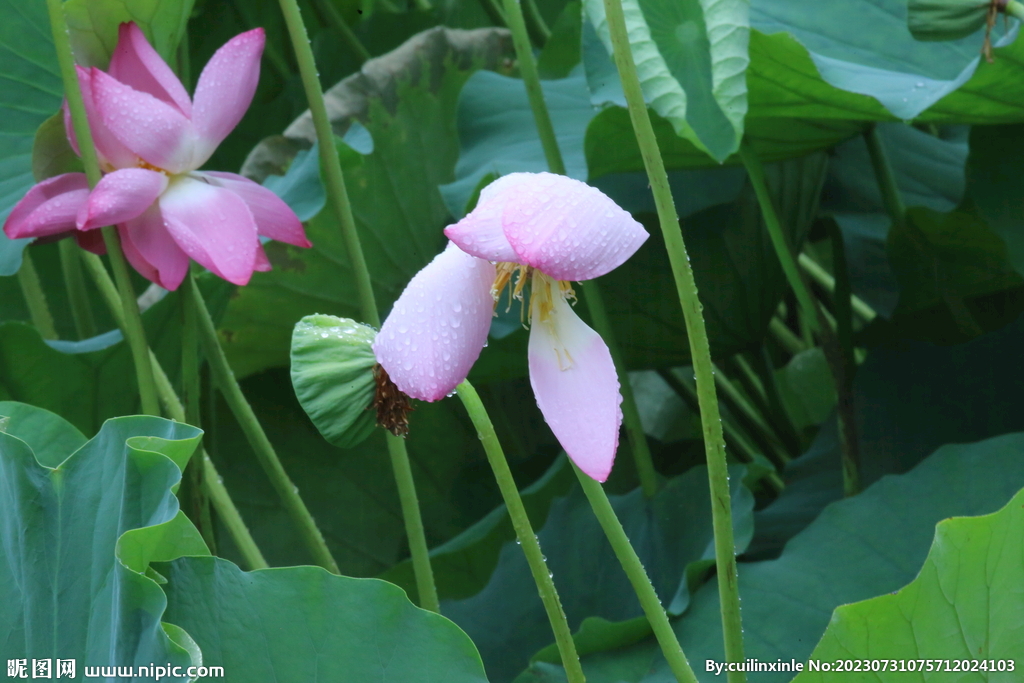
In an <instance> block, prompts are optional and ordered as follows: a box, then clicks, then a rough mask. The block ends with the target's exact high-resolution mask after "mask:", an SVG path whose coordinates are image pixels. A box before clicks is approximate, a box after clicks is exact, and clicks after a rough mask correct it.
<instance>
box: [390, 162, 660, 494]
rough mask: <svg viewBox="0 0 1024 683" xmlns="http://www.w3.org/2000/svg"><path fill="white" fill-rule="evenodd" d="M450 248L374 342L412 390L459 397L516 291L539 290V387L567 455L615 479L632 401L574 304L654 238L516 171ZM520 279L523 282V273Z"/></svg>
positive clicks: (535, 350)
mask: <svg viewBox="0 0 1024 683" xmlns="http://www.w3.org/2000/svg"><path fill="white" fill-rule="evenodd" d="M444 233H445V235H446V236H447V237H448V238H449V239H450V240H451V242H450V243H449V244H448V247H447V248H446V249H445V250H444V251H443V252H442V253H441V254H439V255H438V256H437V257H435V258H434V260H433V261H431V262H430V263H429V264H427V266H426V267H425V268H423V270H421V271H420V272H419V273H417V274H416V276H415V277H414V278H413V279H412V280H411V281H410V282H409V285H408V286H407V287H406V289H405V291H404V292H402V295H401V296H400V297H399V298H398V301H396V302H395V305H394V308H393V309H392V311H391V315H389V316H388V319H387V320H386V321H384V325H383V326H382V327H381V330H380V333H379V334H378V335H377V338H376V340H375V341H374V344H373V349H374V353H375V354H376V356H377V360H378V362H379V363H380V364H381V366H382V367H383V368H384V369H385V370H386V371H387V373H388V375H389V376H390V378H391V380H392V381H393V382H394V383H395V384H396V385H397V386H398V388H399V389H401V390H402V391H403V392H405V393H406V394H408V395H409V396H412V397H413V398H418V399H420V400H424V401H436V400H438V399H440V398H443V397H444V396H446V395H448V394H450V393H451V392H452V391H453V390H454V389H455V387H456V386H457V385H458V384H459V382H461V381H462V380H464V379H465V378H466V376H467V375H468V374H469V370H470V368H471V367H472V366H473V363H475V362H476V359H477V358H478V357H479V355H480V351H481V350H482V349H483V347H484V345H485V343H486V341H487V333H488V331H489V329H490V325H491V318H492V316H493V312H494V307H495V305H496V303H497V301H498V297H499V296H500V295H501V292H502V290H503V289H504V288H505V286H506V285H508V286H510V287H514V289H513V292H512V293H511V294H510V296H514V297H515V298H518V299H522V298H523V291H524V287H525V286H526V284H527V282H529V283H530V288H531V291H530V302H529V308H528V310H529V316H530V343H529V364H530V383H531V384H532V385H533V392H534V395H535V396H536V397H537V405H538V406H539V407H540V410H541V412H542V413H543V414H544V419H545V420H547V423H548V425H550V427H551V430H552V431H553V432H554V434H555V436H556V437H557V438H558V441H559V443H561V444H562V447H563V448H564V449H565V452H566V453H567V454H568V455H569V457H570V458H572V460H573V462H575V463H576V464H577V465H578V466H579V468H580V469H581V470H583V471H584V472H586V473H587V474H588V475H589V476H590V477H592V478H594V479H596V480H598V481H604V480H605V479H607V478H608V474H609V473H610V472H611V469H612V463H613V462H614V460H615V451H616V449H617V448H618V443H619V426H620V425H621V423H622V409H621V407H620V406H621V403H622V396H621V394H620V393H619V380H618V376H617V375H616V372H615V365H614V364H613V363H612V358H611V354H610V353H609V351H608V347H607V346H606V345H605V343H604V340H602V339H601V337H600V335H598V334H597V333H596V332H594V330H592V329H590V328H589V327H588V326H587V325H586V323H584V322H583V321H582V320H580V318H579V316H577V315H576V313H575V312H574V311H573V309H572V307H571V306H570V305H569V303H568V301H567V299H574V298H575V296H574V294H573V291H572V288H571V287H570V285H569V282H568V281H570V280H576V281H580V280H589V279H592V278H595V277H600V276H601V275H604V274H605V273H607V272H609V271H611V270H613V269H615V268H617V267H618V266H620V265H622V263H623V262H624V261H625V260H626V259H628V258H629V257H630V256H632V255H633V254H634V253H635V252H636V250H637V249H639V248H640V245H642V244H643V243H644V241H645V240H646V239H647V238H648V236H649V235H648V234H647V231H646V230H644V228H643V226H641V225H640V224H639V223H637V222H636V221H635V220H633V218H632V216H630V215H629V214H628V213H627V212H626V211H624V210H623V209H621V208H620V207H619V206H618V205H617V204H615V202H613V201H612V200H611V199H609V198H608V197H607V196H605V195H604V194H602V193H601V192H600V191H599V190H597V189H594V188H593V187H590V186H589V185H586V184H585V183H582V182H580V181H578V180H573V179H571V178H566V177H565V176H559V175H553V174H551V173H513V174H510V175H507V176H504V177H502V178H500V179H498V180H496V181H495V182H493V183H491V184H490V185H488V186H487V187H486V188H484V190H483V192H481V193H480V200H479V202H478V203H477V206H476V208H475V209H474V210H473V211H472V212H471V213H469V214H468V215H467V216H466V217H465V218H463V219H462V220H461V221H459V222H458V223H456V224H455V225H451V226H449V227H448V228H447V229H446V230H445V231H444ZM516 274H518V277H517V278H516V280H515V282H514V283H513V282H512V280H513V276H514V275H516Z"/></svg>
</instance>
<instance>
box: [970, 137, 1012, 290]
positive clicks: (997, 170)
mask: <svg viewBox="0 0 1024 683" xmlns="http://www.w3.org/2000/svg"><path fill="white" fill-rule="evenodd" d="M1022 151H1024V126H1021V125H1016V126H975V127H974V128H972V129H971V153H970V156H969V157H968V161H967V196H968V198H969V199H970V201H971V202H973V204H974V206H975V207H976V208H977V210H978V213H979V214H980V215H981V216H982V217H983V218H984V219H985V221H986V222H987V223H988V225H989V226H990V227H991V228H992V230H994V231H995V232H996V233H997V234H998V235H999V237H1001V238H1002V240H1003V241H1004V242H1005V243H1006V249H1007V250H1008V252H1009V259H1010V263H1011V264H1013V267H1014V268H1015V269H1016V270H1017V272H1018V273H1021V274H1024V218H1022V216H1021V212H1020V202H1019V197H1020V193H1021V191H1022V190H1024V178H1022V176H1021V164H1020V155H1021V153H1022Z"/></svg>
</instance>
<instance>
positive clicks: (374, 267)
mask: <svg viewBox="0 0 1024 683" xmlns="http://www.w3.org/2000/svg"><path fill="white" fill-rule="evenodd" d="M449 34H453V35H454V37H452V38H451V39H450V40H449V38H448V37H447V36H449ZM499 38H500V36H497V35H496V33H495V32H494V31H473V32H460V33H457V34H456V33H455V32H445V31H444V30H442V29H438V30H436V31H430V32H427V33H425V34H421V35H420V36H418V37H416V38H414V39H412V40H410V41H409V42H408V43H406V45H405V46H403V47H402V48H400V49H398V50H396V51H394V52H392V53H391V54H389V55H385V56H384V57H379V58H377V59H376V60H372V62H368V63H367V65H366V66H365V67H364V70H363V73H361V74H357V77H353V78H351V79H346V80H345V81H343V82H342V83H340V84H338V85H337V86H335V88H333V89H332V90H331V91H330V92H329V95H328V99H329V101H330V102H331V106H332V108H333V109H334V110H335V112H334V113H335V114H336V118H335V125H336V126H337V127H339V128H341V130H342V131H344V130H345V129H346V128H347V127H348V125H349V122H350V121H351V120H352V118H354V117H359V118H361V119H362V121H363V123H364V125H365V126H366V129H367V130H368V131H369V132H370V136H371V137H372V138H373V152H372V153H371V154H369V155H368V156H366V157H362V156H359V155H356V154H346V155H345V161H346V167H345V179H346V183H347V186H348V193H349V197H350V198H351V201H352V208H353V212H354V213H355V218H356V223H357V224H358V228H359V234H360V238H361V240H362V245H363V251H364V254H365V257H366V261H367V264H368V266H369V269H370V273H371V274H372V277H373V285H374V289H375V292H376V295H377V303H378V305H379V307H380V311H381V314H384V313H386V312H387V310H388V309H389V308H390V306H391V304H392V302H393V301H394V300H395V299H396V298H397V297H398V295H399V294H400V293H401V291H402V289H404V287H405V285H406V284H407V283H408V281H409V280H410V279H411V278H412V276H413V275H415V274H416V272H417V271H418V270H419V269H420V268H422V267H423V266H424V265H426V264H427V263H428V262H429V261H430V260H431V259H433V258H434V256H435V255H436V254H437V253H438V252H440V251H441V249H442V248H443V245H444V235H443V234H442V232H441V231H442V230H443V229H444V227H445V225H447V223H448V221H449V213H448V210H447V209H446V208H445V205H444V202H443V201H442V199H441V194H440V192H438V189H437V188H438V186H439V185H441V184H443V183H445V182H448V181H450V180H452V172H453V169H454V167H455V161H456V158H457V155H458V148H457V142H456V136H455V129H454V126H455V106H456V101H457V98H458V92H459V89H460V88H461V87H462V84H463V83H464V82H465V80H466V79H467V78H468V77H469V74H470V73H471V69H473V68H475V65H477V64H479V63H480V61H483V60H484V59H490V60H492V61H493V60H496V59H497V53H498V52H499V50H500V47H501V42H500V40H499ZM478 60H479V61H478ZM363 117H365V118H363ZM286 135H287V136H290V137H289V139H288V140H286V141H284V142H281V141H280V140H278V142H277V143H272V142H266V143H264V144H262V145H261V146H259V147H257V148H256V149H255V150H254V151H253V153H252V155H250V159H249V161H248V162H247V165H246V169H247V173H252V174H257V175H259V176H260V177H263V176H265V175H266V174H268V173H270V172H275V173H280V172H281V170H282V166H287V163H288V162H289V161H290V160H291V158H292V156H294V154H295V153H296V151H297V149H298V148H299V145H300V144H301V143H300V140H305V139H306V138H303V137H302V136H304V135H310V136H311V135H312V124H311V122H310V121H309V116H308V114H307V115H305V116H304V117H300V118H299V119H298V120H296V121H295V122H294V123H293V124H292V126H291V127H290V128H289V129H288V131H286ZM306 144H308V143H306ZM307 235H308V236H309V239H310V241H312V242H313V245H314V246H313V248H312V249H308V250H306V249H298V248H292V247H286V246H285V245H273V246H272V247H271V248H270V249H269V250H268V253H269V256H270V259H271V262H272V263H273V264H274V270H273V271H271V272H269V273H258V274H257V275H256V276H255V277H253V279H252V282H251V283H250V284H249V286H248V287H245V288H244V289H242V290H240V292H239V295H238V297H237V298H235V299H234V300H232V302H231V306H230V307H229V310H228V312H227V315H226V316H225V319H224V321H223V323H222V325H221V334H222V338H223V341H224V342H225V349H226V351H227V353H228V356H229V359H230V361H231V364H232V367H233V368H234V369H235V372H236V373H238V375H239V376H245V375H248V374H250V373H252V372H255V371H258V370H261V369H264V368H267V367H275V366H276V367H281V366H286V365H287V364H288V353H289V349H290V346H291V335H292V329H293V327H294V325H295V323H296V322H297V321H298V320H299V319H300V318H302V317H303V316H304V315H309V314H313V313H324V314H332V315H337V316H339V317H345V318H352V319H354V320H361V319H362V316H361V314H360V311H359V307H358V301H359V297H358V296H357V290H356V282H355V278H354V277H353V276H352V273H351V269H350V266H349V265H348V264H349V258H348V253H347V250H346V247H345V243H344V240H343V238H342V235H341V231H340V229H339V226H338V223H337V221H336V220H335V218H334V215H333V212H332V210H331V209H330V207H328V208H327V209H325V210H324V211H322V212H321V213H320V214H319V215H318V216H317V217H316V218H314V219H313V220H311V221H310V222H309V225H308V228H307Z"/></svg>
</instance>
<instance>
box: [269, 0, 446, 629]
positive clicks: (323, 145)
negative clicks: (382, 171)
mask: <svg viewBox="0 0 1024 683" xmlns="http://www.w3.org/2000/svg"><path fill="white" fill-rule="evenodd" d="M280 6H281V12H282V14H284V20H285V23H286V24H287V26H288V35H289V36H290V37H291V40H292V47H293V48H294V50H295V59H296V61H297V62H298V64H299V74H300V75H301V76H302V85H303V88H305V91H306V99H307V100H308V102H309V111H310V114H311V115H312V117H313V126H314V128H315V129H316V137H317V141H318V142H319V145H320V161H321V164H322V166H323V168H324V169H325V171H326V181H327V182H326V188H327V197H328V199H329V201H330V202H331V208H332V209H333V210H334V214H335V216H336V217H337V219H338V222H339V223H340V224H341V234H342V239H344V241H345V247H346V249H347V251H348V257H349V260H350V261H351V262H352V272H353V274H354V275H355V278H356V288H357V290H358V292H359V304H360V310H361V312H362V315H363V321H364V322H366V323H367V324H369V325H370V326H371V327H375V328H378V329H379V328H380V313H379V312H378V311H377V302H376V299H375V298H374V295H373V283H372V281H371V280H370V270H369V268H368V267H367V265H366V258H365V257H364V256H363V247H362V244H360V242H359V231H358V228H357V227H356V220H355V216H353V215H352V203H351V202H350V201H349V197H348V190H347V189H346V187H345V175H344V173H342V170H341V160H340V159H339V158H338V148H337V147H336V146H335V144H334V131H333V130H332V129H331V120H330V118H329V117H328V115H327V105H326V104H325V103H324V93H323V90H322V89H321V87H320V80H319V79H318V78H317V72H316V61H315V60H314V59H313V49H312V48H311V47H310V44H309V36H307V35H306V26H305V24H303V23H302V15H301V14H300V12H299V5H298V2H297V1H296V0H280ZM417 6H418V7H420V8H421V9H424V8H426V9H430V3H428V2H426V0H422V1H421V2H417ZM388 444H389V445H388V450H389V453H390V454H391V462H392V464H396V465H397V466H396V467H394V471H395V481H396V483H397V485H398V491H399V495H400V496H402V501H401V502H402V512H403V515H402V516H403V518H404V520H405V530H406V534H407V535H408V536H409V551H410V553H411V554H412V555H413V569H414V571H416V573H417V577H416V583H417V585H423V586H426V585H427V584H428V583H429V585H430V586H434V576H433V570H432V569H431V567H430V556H429V555H428V554H426V548H427V539H426V537H425V536H424V533H423V524H422V522H420V523H417V522H416V520H415V519H412V518H410V516H409V515H408V514H406V511H408V510H412V509H413V507H414V506H415V508H416V510H417V515H416V517H417V518H418V517H419V514H418V510H419V500H418V499H417V497H416V495H415V494H416V483H415V481H414V480H413V479H412V466H411V465H410V464H409V453H408V451H407V450H406V447H405V441H404V440H398V441H394V442H392V441H390V440H389V442H388ZM424 572H426V573H427V574H426V575H425V574H424ZM436 594H437V590H436V588H432V589H429V590H425V591H421V593H420V602H421V606H423V607H425V608H430V607H434V606H435V604H431V603H430V602H427V603H424V602H423V601H424V600H427V601H430V600H431V598H430V596H431V595H436ZM433 602H434V603H436V600H435V601H433ZM428 605H429V607H428ZM435 611H436V610H435Z"/></svg>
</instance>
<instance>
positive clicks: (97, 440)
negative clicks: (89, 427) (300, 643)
mask: <svg viewBox="0 0 1024 683" xmlns="http://www.w3.org/2000/svg"><path fill="white" fill-rule="evenodd" d="M0 415H5V416H8V420H7V422H6V425H5V428H4V430H3V431H0V476H2V478H3V481H4V483H5V485H4V486H3V487H2V489H0V510H2V511H3V514H2V517H0V520H2V524H0V541H2V542H0V604H2V605H3V606H4V608H3V609H2V610H0V659H27V660H29V661H31V660H32V659H50V660H52V659H55V658H61V659H74V660H76V662H77V670H78V671H79V672H82V671H83V670H84V668H85V667H93V666H111V665H117V666H130V665H138V664H145V665H149V664H150V663H153V662H159V663H164V662H168V663H171V664H172V665H175V666H188V665H189V664H191V663H193V662H192V658H191V656H190V654H189V652H188V651H187V650H186V648H187V647H189V646H190V645H191V643H190V641H189V639H188V637H187V635H183V634H181V633H180V632H179V631H172V633H173V634H174V638H172V637H170V636H169V634H168V632H167V631H165V629H164V628H162V625H161V623H160V622H161V617H162V615H163V612H164V607H165V606H166V598H165V597H164V594H163V592H162V591H161V590H160V587H159V586H158V585H157V584H156V582H155V581H154V580H153V579H152V578H150V577H149V576H148V575H147V574H146V572H147V569H148V567H149V564H150V563H151V562H155V561H168V560H173V559H175V558H178V557H181V556H183V555H205V554H207V552H208V551H207V549H206V545H205V544H204V543H203V540H202V538H201V537H200V535H199V532H198V531H197V530H196V529H195V527H193V526H192V524H191V523H190V522H189V521H188V520H187V519H186V518H185V516H184V514H183V513H181V512H180V510H179V509H178V500H177V498H175V496H174V493H173V492H172V490H173V489H174V488H176V487H177V484H178V482H179V481H180V480H181V472H182V470H183V469H184V467H185V464H186V463H187V462H188V459H189V456H191V454H192V452H193V451H194V450H195V448H196V446H197V445H198V443H199V438H200V436H201V432H200V431H199V430H197V429H195V428H194V427H190V426H188V425H184V424H179V423H175V422H168V421H167V420H163V419H160V418H155V417H141V416H136V417H121V418H116V419H114V420H110V421H108V422H107V423H106V424H104V426H103V429H101V430H100V432H99V434H97V435H96V437H94V438H93V439H92V440H90V441H88V442H87V441H86V440H85V437H84V436H82V435H81V434H80V433H78V432H77V431H76V430H75V429H74V427H72V426H71V425H69V424H68V423H67V422H65V421H64V420H63V419H61V418H60V417H58V416H56V415H54V414H52V413H48V412H47V411H44V410H42V409H39V408H32V407H29V406H26V405H24V404H17V403H0ZM176 641H177V642H176ZM172 680H181V681H184V680H185V679H184V678H183V677H181V678H173V679H172Z"/></svg>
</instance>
